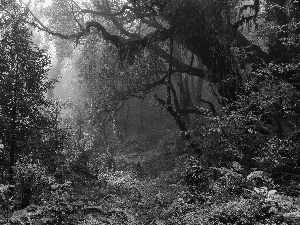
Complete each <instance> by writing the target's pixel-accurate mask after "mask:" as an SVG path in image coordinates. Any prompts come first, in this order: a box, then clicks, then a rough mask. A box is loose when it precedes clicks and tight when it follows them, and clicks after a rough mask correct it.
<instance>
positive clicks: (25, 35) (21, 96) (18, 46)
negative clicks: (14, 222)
mask: <svg viewBox="0 0 300 225" xmlns="http://www.w3.org/2000/svg"><path fill="white" fill-rule="evenodd" d="M3 18H4V22H6V23H5V26H2V27H1V32H3V33H2V35H1V40H0V52H1V54H0V139H1V141H2V143H3V145H4V148H3V154H4V157H5V160H7V161H8V162H9V163H8V164H9V165H8V170H9V182H10V184H13V177H14V172H13V167H14V165H15V162H16V160H18V159H20V158H21V157H22V156H24V155H31V156H32V158H39V156H40V155H41V154H42V153H41V152H42V150H43V147H44V146H43V142H45V140H46V139H47V136H48V133H47V132H48V131H47V128H48V127H50V126H51V124H52V121H51V119H50V118H49V113H48V112H47V108H48V107H49V106H50V102H48V101H47V100H46V98H45V93H46V91H47V90H48V89H49V88H51V87H52V86H53V83H54V82H53V81H47V69H46V67H47V66H49V59H48V56H47V55H46V53H45V52H44V51H43V50H40V49H39V48H38V47H37V46H35V45H34V44H33V42H32V41H31V37H32V36H31V35H32V34H31V32H30V30H29V27H28V25H27V22H26V14H24V11H23V12H22V9H21V8H15V10H11V11H9V9H7V13H6V14H5V17H3Z"/></svg>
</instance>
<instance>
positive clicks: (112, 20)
mask: <svg viewBox="0 0 300 225" xmlns="http://www.w3.org/2000/svg"><path fill="white" fill-rule="evenodd" d="M68 2H69V9H68V15H69V16H70V17H71V15H73V22H74V26H75V27H76V28H77V31H75V30H76V29H74V27H73V29H69V31H70V33H62V32H61V29H58V30H52V29H50V28H49V27H46V26H44V25H43V24H42V23H41V21H39V20H38V19H37V18H36V17H35V16H34V15H33V14H32V16H33V19H34V20H35V22H36V24H37V26H38V27H39V28H40V29H42V30H44V31H46V32H47V33H49V34H52V35H54V36H57V37H59V38H61V39H69V40H74V41H75V42H76V43H79V40H81V39H83V38H84V37H87V36H88V35H93V34H94V33H95V32H96V33H98V34H101V36H102V39H103V40H105V41H107V42H108V43H110V46H113V48H114V49H115V50H116V51H117V52H118V56H119V59H120V61H121V62H122V63H121V64H123V65H126V66H125V68H126V67H128V66H132V65H133V64H134V63H136V62H138V58H139V57H140V56H145V54H147V53H148V52H150V53H151V54H154V55H157V56H158V57H159V58H160V59H162V60H163V61H164V62H165V65H166V67H167V69H166V70H165V71H164V73H163V74H164V76H161V77H160V79H159V82H157V83H153V85H154V86H158V85H161V84H163V85H165V87H166V92H167V97H166V100H164V99H162V98H161V97H159V96H156V97H155V98H156V100H157V101H158V102H159V103H160V104H161V105H163V106H164V107H165V108H166V109H167V110H168V112H169V113H170V115H171V116H172V117H173V118H174V119H175V121H176V122H177V124H178V126H179V128H180V130H181V131H183V132H184V133H185V134H186V137H187V138H188V139H189V140H191V137H190V134H189V124H188V116H187V115H191V114H198V115H199V114H200V115H205V114H206V112H205V111H203V110H201V109H199V107H198V106H197V104H193V103H192V102H193V101H190V98H191V96H190V94H189V90H188V85H186V80H184V79H182V83H181V85H180V86H179V87H177V86H176V84H175V83H176V81H175V79H174V77H175V74H176V73H181V74H184V76H185V75H188V76H195V77H200V78H203V79H206V80H207V81H209V82H210V84H211V86H212V87H213V91H214V93H215V94H216V97H217V98H218V99H219V102H220V103H221V104H222V105H223V106H225V105H226V104H229V103H231V102H233V101H235V100H237V96H238V94H239V93H243V92H244V89H245V87H244V83H243V75H244V73H245V71H246V68H247V66H248V67H250V68H251V69H250V70H249V71H251V70H252V69H257V68H259V67H260V65H261V64H263V63H266V64H268V63H269V62H271V61H272V60H274V54H273V53H274V52H275V50H276V49H277V51H276V52H277V53H278V52H279V51H278V48H277V47H278V45H277V44H275V43H274V42H272V41H269V40H268V41H267V43H266V42H264V43H261V42H259V41H257V39H258V36H253V37H252V38H251V37H250V38H249V36H247V35H248V33H249V32H245V29H244V28H245V25H247V26H248V27H250V28H249V29H252V30H254V31H255V32H257V31H258V24H259V21H260V19H261V16H262V10H263V9H264V7H265V8H266V7H267V6H268V5H269V4H271V5H272V4H273V5H274V4H275V5H276V4H279V6H280V7H282V8H283V7H285V6H287V5H289V4H292V6H295V9H297V7H298V5H297V1H266V3H263V2H261V1H258V0H254V1H250V2H249V1H243V0H241V1H237V0H232V1H228V0H223V1H217V0H214V1H208V0H201V1H200V0H186V1H181V0H176V1H156V0H150V1H145V0H128V1H126V2H125V3H124V1H108V0H102V1H90V2H88V3H83V4H80V3H78V2H76V1H68ZM280 7H277V8H276V9H275V10H273V11H272V12H273V13H274V14H275V15H276V18H277V19H278V21H279V20H282V21H283V20H285V21H286V22H284V23H283V24H286V23H287V20H286V19H284V18H287V17H286V13H285V12H284V11H285V10H282V9H280ZM236 9H237V10H236ZM294 15H297V14H296V13H294ZM276 18H271V19H272V21H270V22H269V23H272V22H274V21H276ZM269 19H270V17H269ZM83 21H84V24H83V23H82V22H83ZM58 24H60V23H59V22H58ZM281 24H282V23H281ZM58 27H59V26H58ZM92 30H94V31H92ZM98 43H99V42H98ZM176 46H179V48H180V49H183V50H184V51H185V52H188V53H189V54H190V58H189V59H188V60H185V61H184V60H183V59H182V58H181V59H178V57H175V54H174V53H175V51H176ZM264 46H267V48H268V50H269V52H268V51H266V47H264ZM275 57H276V56H275ZM277 58H278V57H277ZM195 60H198V61H199V62H200V64H203V66H202V67H201V66H200V67H196V66H194V61H195ZM182 76H183V75H182ZM147 90H149V89H147V87H144V91H145V92H147ZM197 98H198V100H199V101H202V102H206V103H208V104H209V106H210V109H211V111H212V112H213V113H216V110H215V107H214V105H213V104H211V102H207V101H205V100H204V101H203V99H201V93H199V96H197ZM181 99H182V101H180V100H181ZM187 102H190V103H187ZM197 151H198V150H197Z"/></svg>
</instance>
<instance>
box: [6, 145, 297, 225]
mask: <svg viewBox="0 0 300 225" xmlns="http://www.w3.org/2000/svg"><path fill="white" fill-rule="evenodd" d="M170 146H171V147H170ZM170 146H169V147H166V146H164V147H163V148H156V149H152V150H148V151H143V152H138V151H136V150H133V151H129V152H123V153H120V154H118V155H116V157H115V160H116V163H117V165H118V167H117V169H116V171H114V172H112V171H111V172H106V173H103V175H102V176H100V177H99V179H98V180H97V181H95V180H89V179H86V178H84V177H83V176H82V175H78V174H75V173H72V174H71V175H69V177H68V179H69V180H71V181H72V182H65V183H64V184H61V185H60V186H59V185H58V188H57V189H56V191H54V195H52V197H50V198H48V199H47V201H45V203H44V204H40V203H37V204H32V205H30V206H29V207H27V208H25V209H22V210H19V211H15V212H14V213H13V214H12V215H10V217H9V220H5V219H4V214H3V216H2V218H3V220H2V223H0V224H38V225H40V224H41V225H42V224H49V225H51V224H53V225H54V224H55V225H56V224H74V225H75V224H76V225H77V224H78V225H99V224H116V225H117V224H120V225H121V224H128V225H133V224H135V225H173V224H174V225H175V224H186V225H196V224H236V225H238V224H249V225H251V224H258V225H259V224H261V225H263V224H270V225H271V224H272V225H273V224H281V225H287V224H288V225H289V224H295V225H298V224H300V198H299V197H295V196H289V195H288V194H287V193H286V192H285V193H284V192H280V191H278V192H277V191H276V190H271V189H268V188H267V187H261V188H256V187H255V188H253V189H252V190H251V189H250V187H249V188H245V190H246V191H243V192H241V193H239V194H228V192H227V189H226V187H225V186H224V184H223V185H221V184H220V182H219V181H220V180H217V181H216V182H214V183H213V185H211V186H210V187H209V189H210V190H208V191H207V192H206V193H204V192H203V193H201V190H199V193H198V194H195V192H193V190H192V189H191V187H189V186H187V185H186V177H185V173H186V168H187V167H188V166H187V162H188V159H189V158H190V157H191V154H188V153H187V152H178V151H173V150H172V145H170ZM138 164H139V166H138V167H137V166H136V165H138ZM125 168H126V169H125ZM227 175H228V174H227ZM227 175H226V176H227ZM247 191H248V192H249V193H247ZM208 193H209V194H208ZM212 193H214V194H212ZM216 193H217V194H216ZM196 195H198V196H196ZM0 219H1V217H0Z"/></svg>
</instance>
